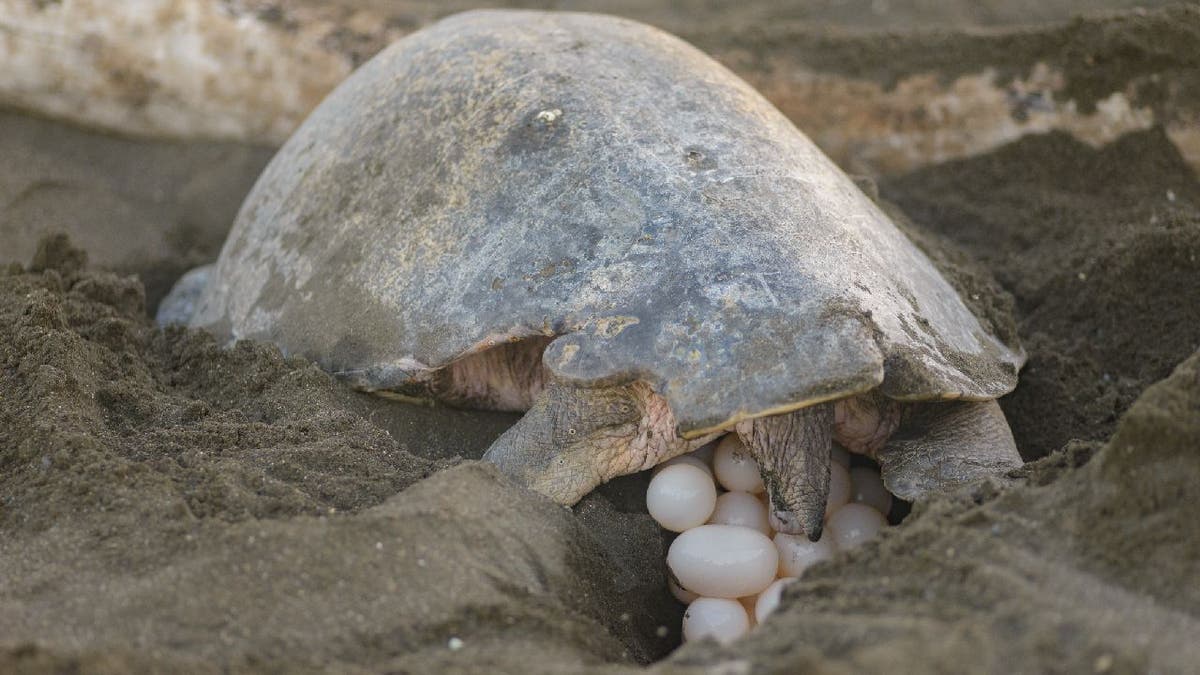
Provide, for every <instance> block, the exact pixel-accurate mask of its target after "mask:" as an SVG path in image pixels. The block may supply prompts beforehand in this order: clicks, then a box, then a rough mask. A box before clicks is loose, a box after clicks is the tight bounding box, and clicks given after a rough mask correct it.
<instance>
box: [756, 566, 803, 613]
mask: <svg viewBox="0 0 1200 675" xmlns="http://www.w3.org/2000/svg"><path fill="white" fill-rule="evenodd" d="M795 580H796V577H780V578H779V579H776V580H775V581H772V582H771V585H770V586H767V588H766V590H764V591H763V592H762V593H759V594H758V599H757V601H756V602H755V603H754V619H755V622H756V623H762V622H763V621H766V620H767V616H768V615H769V614H770V613H771V612H774V611H775V608H776V607H778V606H779V599H780V598H781V597H782V596H783V587H784V586H787V585H788V584H790V583H792V582H793V581H795Z"/></svg>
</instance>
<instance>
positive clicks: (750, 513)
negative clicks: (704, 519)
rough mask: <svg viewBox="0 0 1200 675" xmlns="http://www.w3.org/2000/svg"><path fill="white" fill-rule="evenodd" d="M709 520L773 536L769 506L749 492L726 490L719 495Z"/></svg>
mask: <svg viewBox="0 0 1200 675" xmlns="http://www.w3.org/2000/svg"><path fill="white" fill-rule="evenodd" d="M708 522H709V523H711V524H714V525H741V526H742V527H748V528H750V529H752V530H758V531H759V532H762V533H763V534H765V535H767V536H768V537H769V536H771V524H770V523H769V522H768V519H767V507H766V506H765V505H764V504H763V503H762V501H761V500H759V498H758V497H756V496H754V495H752V494H750V493H749V492H726V493H725V494H723V495H721V496H719V497H717V506H716V508H714V509H713V512H712V515H711V516H709V518H708Z"/></svg>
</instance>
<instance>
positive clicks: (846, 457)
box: [829, 443, 850, 469]
mask: <svg viewBox="0 0 1200 675" xmlns="http://www.w3.org/2000/svg"><path fill="white" fill-rule="evenodd" d="M829 458H830V459H832V460H833V462H834V463H835V464H841V465H842V467H843V468H846V469H849V468H850V451H849V450H847V449H845V448H843V447H842V446H840V445H837V444H836V443H835V444H834V445H833V448H831V449H830V450H829Z"/></svg>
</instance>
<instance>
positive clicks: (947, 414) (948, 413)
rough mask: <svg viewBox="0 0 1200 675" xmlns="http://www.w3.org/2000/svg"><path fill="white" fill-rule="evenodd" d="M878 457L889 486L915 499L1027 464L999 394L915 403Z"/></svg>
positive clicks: (902, 495)
mask: <svg viewBox="0 0 1200 675" xmlns="http://www.w3.org/2000/svg"><path fill="white" fill-rule="evenodd" d="M877 459H878V460H879V464H880V467H881V469H882V474H883V483H884V485H886V486H887V489H888V490H889V491H890V492H891V493H892V494H894V495H896V496H897V497H900V498H901V499H906V500H909V501H912V500H914V499H916V498H918V497H921V496H924V495H926V494H929V493H932V492H940V491H943V490H947V489H951V488H954V487H957V486H960V485H965V484H967V483H970V482H973V481H976V480H980V479H983V478H986V477H988V476H997V475H1001V474H1003V473H1005V472H1006V471H1009V470H1011V469H1015V468H1017V467H1019V466H1021V455H1020V454H1019V453H1018V452H1017V445H1016V443H1015V442H1014V441H1013V436H1012V431H1010V430H1009V428H1008V422H1007V421H1005V419H1004V412H1003V411H1001V410H1000V404H998V403H997V402H996V401H995V400H988V401H952V402H946V403H919V404H913V405H911V406H910V408H909V410H908V411H907V413H906V419H905V420H904V422H903V423H902V424H901V427H900V430H899V431H898V432H897V433H896V434H894V435H893V436H892V437H891V438H890V439H888V442H887V444H886V445H885V446H884V447H883V449H882V450H880V451H879V453H878V456H877Z"/></svg>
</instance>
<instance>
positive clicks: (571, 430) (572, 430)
mask: <svg viewBox="0 0 1200 675" xmlns="http://www.w3.org/2000/svg"><path fill="white" fill-rule="evenodd" d="M567 435H568V436H574V435H575V430H574V429H567Z"/></svg>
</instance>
